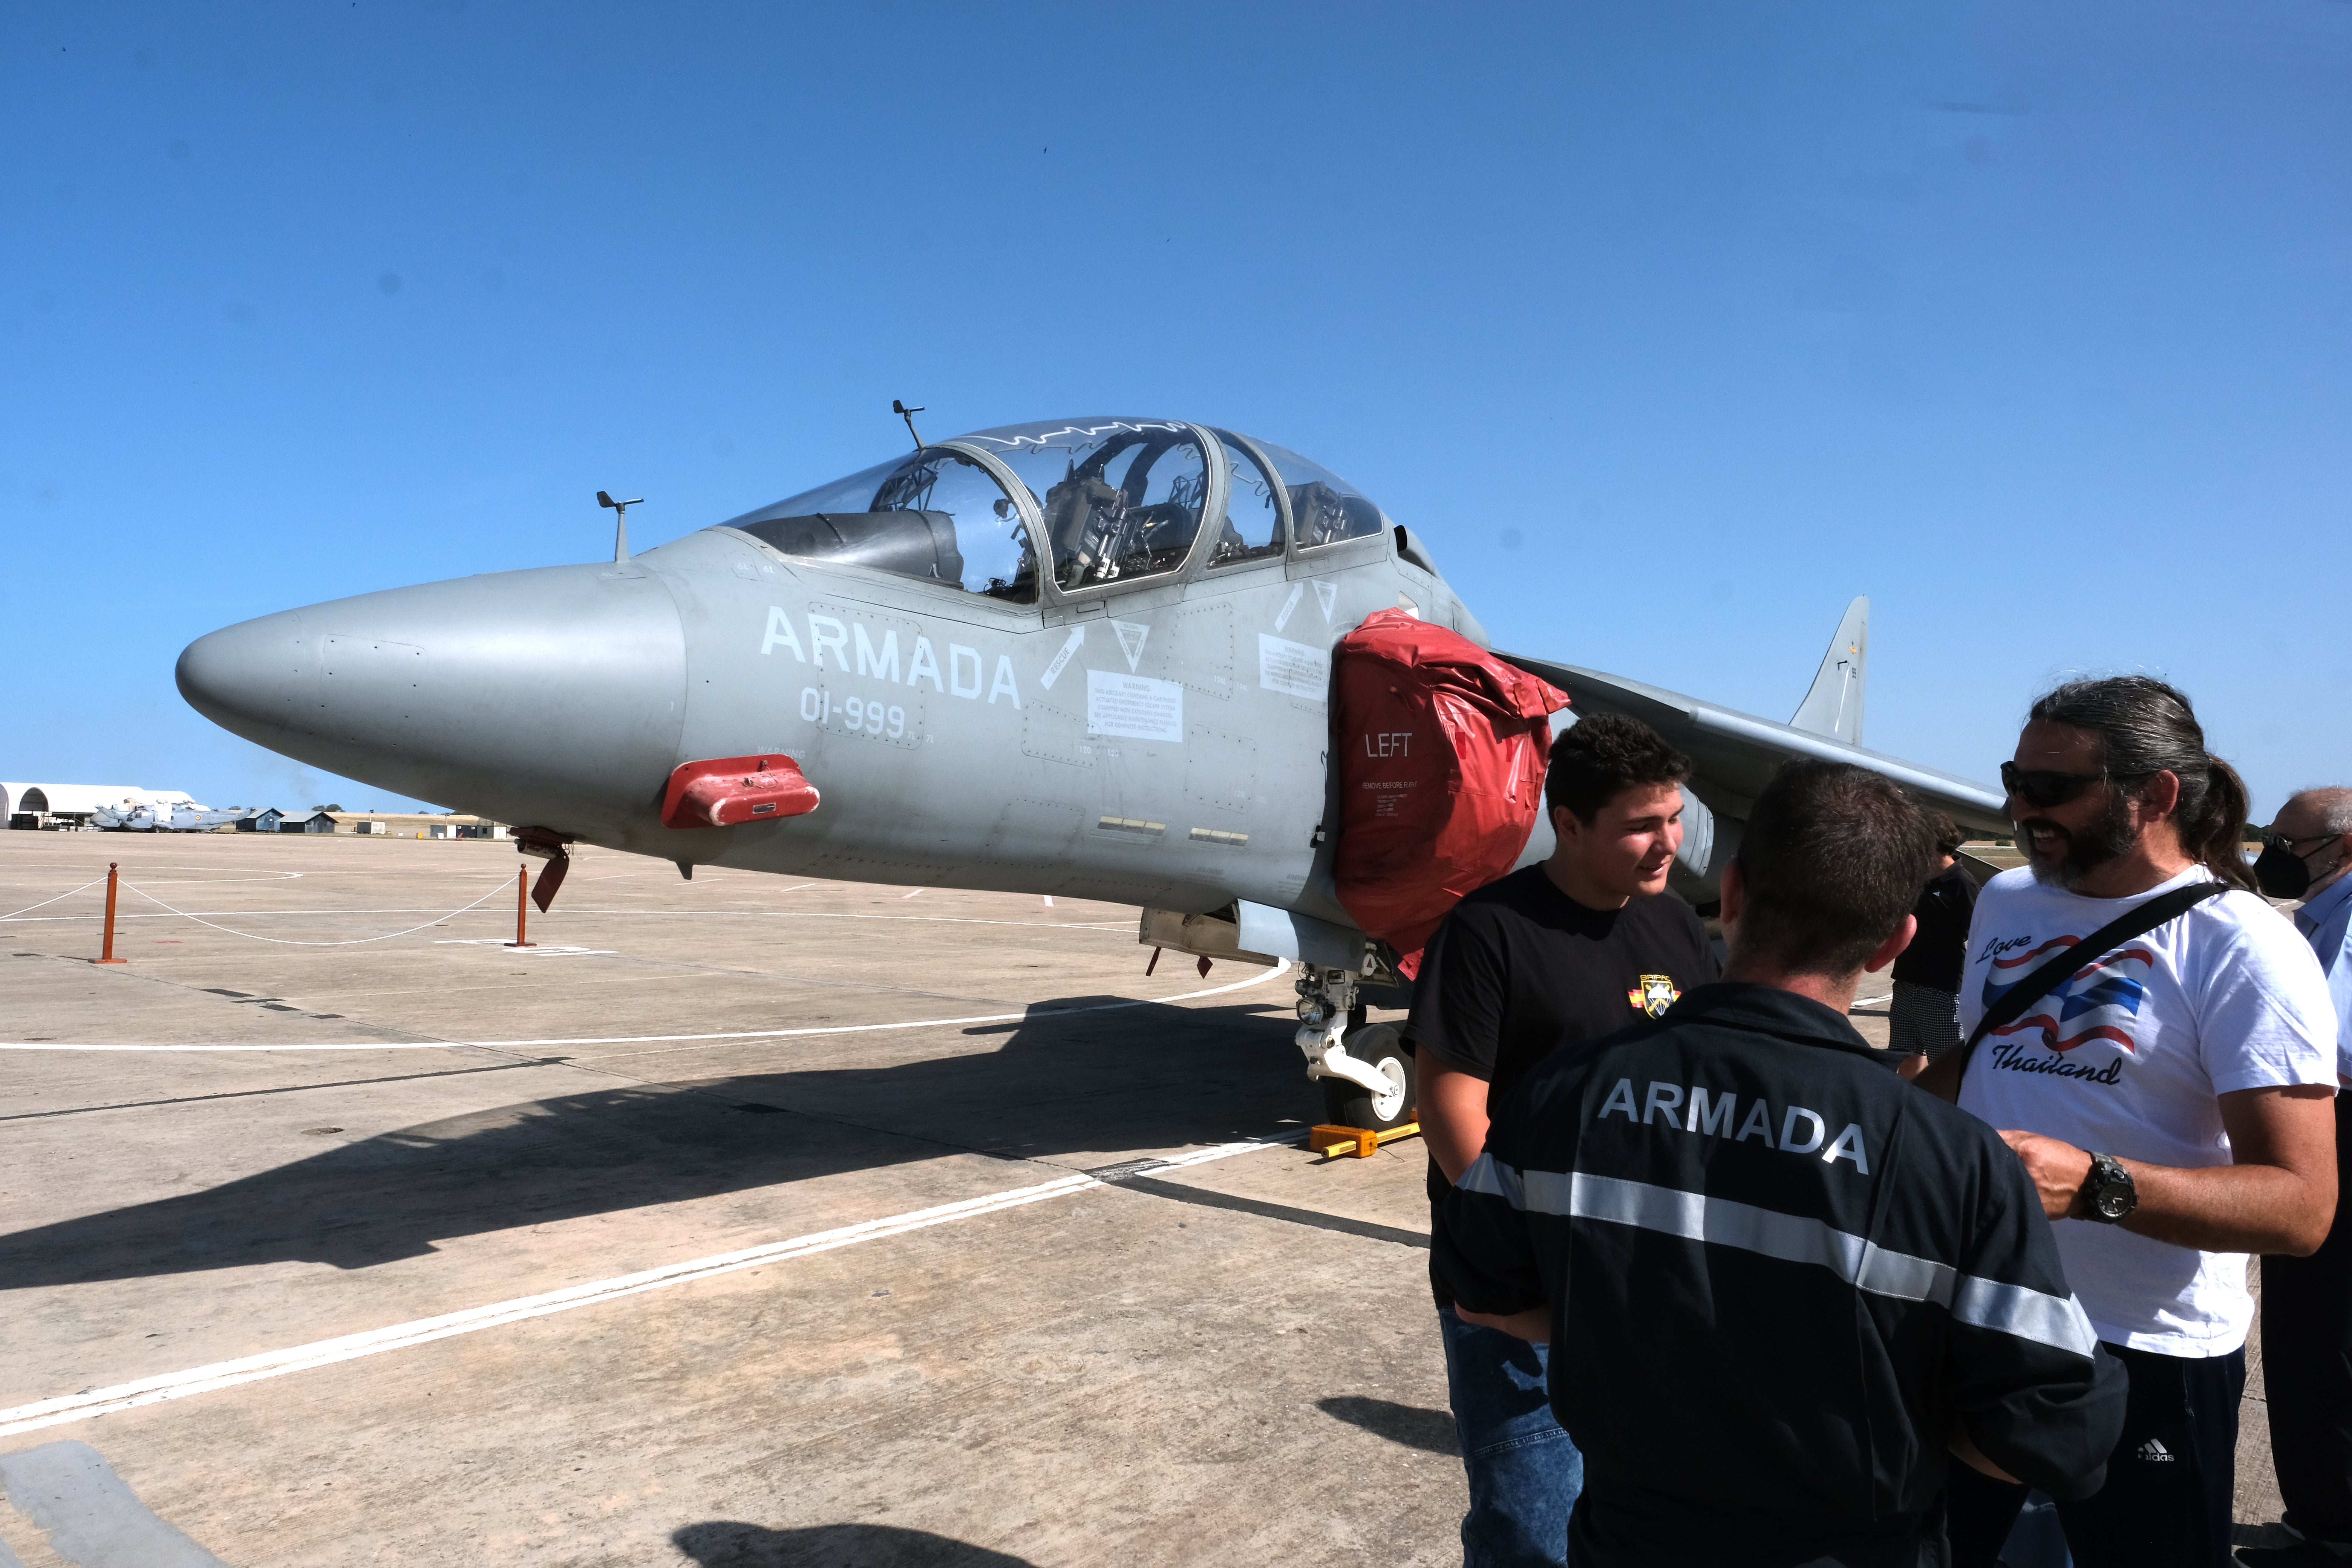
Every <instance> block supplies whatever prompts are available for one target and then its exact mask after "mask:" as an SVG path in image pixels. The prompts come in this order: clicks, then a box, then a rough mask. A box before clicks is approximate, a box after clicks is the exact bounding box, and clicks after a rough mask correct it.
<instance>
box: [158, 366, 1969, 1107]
mask: <svg viewBox="0 0 2352 1568" xmlns="http://www.w3.org/2000/svg"><path fill="white" fill-rule="evenodd" d="M912 412H913V411H908V413H909V415H910V416H911V413H912ZM908 427H909V429H910V431H911V429H912V427H913V426H912V420H911V417H910V418H909V421H908ZM599 499H600V500H604V497H603V496H602V494H601V492H600V496H599ZM605 504H607V505H609V506H615V510H617V503H613V502H611V501H609V500H606V502H605ZM1391 608H1402V609H1405V610H1408V611H1410V612H1411V613H1412V614H1413V615H1415V616H1419V617H1421V618H1422V619H1423V620H1427V621H1431V622H1435V623H1438V624H1440V625H1443V626H1449V627H1451V628H1453V629H1454V631H1456V632H1458V633H1460V634H1461V635H1462V636H1463V637H1466V638H1468V639H1469V640H1471V641H1472V642H1475V643H1476V644H1478V645H1480V646H1481V647H1487V646H1490V645H1489V644H1488V639H1487V637H1486V631H1485V630H1484V628H1483V627H1481V626H1479V624H1478V622H1477V620H1476V618H1475V616H1472V614H1471V613H1470V610H1469V608H1468V606H1466V605H1464V604H1463V603H1462V602H1461V600H1460V599H1459V598H1457V597H1456V596H1455V595H1454V591H1453V590H1452V589H1451V588H1450V587H1449V586H1448V585H1447V584H1446V582H1445V579H1444V575H1443V574H1440V573H1439V571H1438V569H1437V565H1436V563H1435V561H1434V560H1433V558H1432V555H1431V552H1430V550H1429V547H1428V544H1427V543H1426V542H1425V541H1424V540H1423V538H1422V537H1421V536H1420V535H1418V534H1416V533H1415V532H1414V531H1412V530H1411V529H1409V528H1405V527H1402V526H1400V525H1398V524H1397V523H1395V522H1393V521H1391V520H1390V518H1389V517H1388V515H1387V514H1386V513H1385V512H1383V511H1382V510H1381V508H1380V507H1379V506H1377V505H1376V504H1374V503H1373V501H1372V500H1370V498H1369V497H1367V496H1365V495H1364V494H1363V493H1362V492H1361V491H1360V490H1358V489H1356V488H1355V487H1354V486H1352V485H1350V484H1349V483H1348V482H1347V481H1345V480H1343V479H1340V478H1339V476H1337V475H1336V474H1333V473H1331V472H1330V471H1329V470H1328V469H1326V468H1320V467H1318V465H1316V464H1314V463H1312V462H1310V461H1308V460H1307V459H1306V458H1302V457H1299V456H1298V455H1297V453H1294V452H1290V451H1286V450H1285V449H1284V448H1282V447H1276V446H1273V445H1271V444H1269V443H1266V442H1264V441H1259V440H1255V439H1253V438H1251V437H1245V436H1241V435H1237V434H1235V433H1234V432H1232V431H1228V430H1222V429H1218V428H1216V427H1214V426H1206V425H1195V424H1190V423H1186V422H1184V421H1181V420H1172V419H1130V418H1088V419H1069V420H1055V421H1049V422H1046V423H1043V424H1036V425H1022V426H1008V427H1006V428H1003V429H996V430H983V431H980V432H978V433H976V434H973V435H970V436H964V437H958V438H956V439H954V440H950V441H942V442H939V443H937V444H935V445H919V446H918V447H916V449H915V450H913V451H912V452H910V453H908V454H905V455H902V456H900V457H896V458H889V459H887V460H886V461H884V462H881V463H878V464H877V465H876V466H874V467H873V468H866V469H864V470H862V471H860V472H858V473H856V474H852V475H850V476H849V477H848V478H846V479H838V480H835V482H833V483H831V484H827V485H823V486H820V487H819V488H817V489H813V490H809V491H807V492H805V493H803V494H801V495H796V496H793V497H792V498H791V499H790V500H782V501H779V502H777V503H776V504H774V505H773V506H768V507H762V508H761V509H760V510H756V511H750V512H746V513H744V514H743V515H742V516H740V517H737V518H733V519H730V520H729V521H725V522H722V523H719V524H716V525H714V526H712V527H709V528H706V529H704V530H702V531H699V532H696V533H690V534H688V535H687V536H685V537H684V538H682V539H678V540H677V541H675V542H671V543H668V544H665V545H662V546H660V547H659V548H657V549H654V550H649V551H646V552H644V553H642V554H637V555H634V556H633V555H631V554H630V553H629V552H628V549H627V542H626V535H625V532H624V533H621V534H619V536H618V538H617V540H616V544H615V549H614V559H613V561H612V562H611V563H609V564H592V565H579V566H550V567H541V568H537V569H534V570H530V571H521V572H504V573H495V574H488V575H483V576H476V577H467V578H461V579H458V580H457V581H453V582H446V583H432V584H424V585H422V586H418V587H410V588H396V589H392V590H388V591H386V592H383V593H376V594H367V595H360V596H358V597H356V598H349V599H339V600H335V601H332V602H331V603H328V604H323V605H311V606H310V607H309V608H307V609H300V610H288V611H284V612H282V613H280V614H278V615H273V616H263V617H261V618H260V619H258V620H252V621H247V622H245V623H244V624H242V625H239V626H230V627H228V628H226V630H223V631H217V632H214V633H213V634H211V635H210V636H208V637H202V638H199V639H198V640H197V641H196V642H194V643H193V644H191V645H190V646H189V647H188V649H187V650H186V652H184V654H182V655H181V657H180V662H179V671H178V674H179V686H180V690H181V692H182V693H183V694H184V696H185V697H186V698H187V700H188V701H189V702H190V703H192V704H193V705H194V707H195V708H196V709H197V710H199V711H200V712H202V713H204V714H205V716H206V717H208V718H210V719H211V720H213V721H215V722H216V723H218V724H220V725H222V726H224V727H225V728H226V729H229V730H231V731H235V732H236V733H237V734H240V735H243V736H245V737H247V739H249V740H252V741H255V742H258V743H260V744H261V745H264V746H267V747H268V748H269V749H271V750H272V751H276V752H282V753H284V754H285V755H287V756H289V757H293V758H296V759H299V761H301V762H303V763H309V764H310V765H311V766H314V767H317V768H320V769H323V770H326V771H328V772H331V773H341V774H343V775H345V776H347V777H351V778H355V779H362V780H365V781H367V782H369V783H371V784H379V785H382V786H383V787H384V788H386V789H390V790H397V791H400V792H402V793H404V794H405V795H412V796H415V797H417V798H420V799H425V800H431V801H435V802H438V803H440V804H441V805H446V806H450V807H454V808H455V809H457V810H459V811H463V812H471V813H478V814H479V815H481V816H488V817H493V818H496V819H498V820H500V821H504V822H509V823H515V824H520V825H524V826H522V827H521V828H520V830H519V831H518V834H517V837H518V838H519V839H520V840H521V841H522V847H523V848H524V850H525V851H526V852H527V853H536V854H539V855H541V856H543V857H545V858H548V859H549V860H550V862H551V863H550V865H549V867H548V868H547V869H546V870H545V871H544V872H542V873H541V879H540V881H539V885H538V888H537V892H538V895H539V896H540V898H541V902H542V907H543V906H544V903H545V901H546V900H548V899H551V898H552V896H553V892H554V887H555V884H556V883H557V882H558V881H559V880H560V879H561V877H562V868H563V865H564V854H565V846H566V845H568V844H571V843H591V844H598V845H603V846H606V847H611V848H614V849H621V850H627V851H630V852H632V853H635V854H641V855H651V856H658V857H660V858H664V859H667V860H673V861H675V862H677V866H678V868H679V870H680V871H681V872H683V873H684V874H686V875H688V876H689V877H690V876H692V875H693V869H694V868H695V867H696V866H698V865H711V866H728V867H737V868H747V869H754V870H761V871H772V872H778V873H781V874H783V875H786V876H792V877H811V876H822V877H830V878H842V879H851V880H857V881H868V882H887V883H899V884H908V883H911V884H918V885H924V886H931V887H953V888H976V889H1000V890H1005V891H1015V892H1033V893H1060V894H1067V895H1070V896H1073V897H1080V898H1088V899H1097V900H1108V901H1110V902H1115V903H1122V904H1133V905H1137V906H1139V907H1140V908H1141V909H1142V910H1143V911H1144V913H1143V917H1142V922H1141V929H1140V931H1139V936H1140V937H1141V940H1142V941H1143V942H1145V943H1146V944H1148V945H1150V946H1154V947H1159V948H1166V949H1174V950H1176V951H1178V952H1184V953H1187V954H1192V955H1197V956H1200V957H1202V958H1210V959H1214V958H1220V957H1241V958H1250V957H1256V958H1260V959H1264V960H1272V959H1288V960H1291V961H1294V962H1295V963H1297V964H1298V965H1299V973H1300V976H1301V978H1300V979H1299V981H1298V991H1299V1013H1300V1017H1301V1026H1300V1028H1299V1030H1298V1035H1297V1040H1298V1045H1299V1047H1300V1048H1301V1050H1302V1051H1303V1052H1304V1053H1305V1054H1306V1056H1307V1064H1308V1069H1307V1070H1308V1072H1309V1074H1310V1075H1311V1076H1313V1077H1315V1078H1318V1079H1322V1080H1324V1084H1325V1089H1326V1093H1327V1097H1328V1101H1329V1103H1328V1107H1327V1109H1328V1112H1329V1114H1330V1115H1331V1116H1332V1118H1333V1119H1334V1120H1337V1121H1344V1122H1347V1123H1349V1124H1350V1125H1355V1126H1375V1127H1377V1126H1384V1125H1388V1124H1392V1123H1393V1122H1395V1121H1399V1120H1401V1119H1402V1117H1403V1116H1404V1115H1406V1114H1407V1113H1409V1110H1410V1108H1411V1100H1412V1089H1411V1077H1410V1073H1411V1068H1410V1058H1409V1057H1408V1056H1407V1055H1405V1054H1404V1053H1402V1052H1401V1051H1399V1050H1398V1049H1397V1048H1396V1042H1395V1037H1394V1031H1393V1030H1391V1029H1388V1028H1386V1027H1385V1026H1371V1027H1370V1028H1363V1027H1361V1025H1362V1021H1363V1018H1364V1013H1363V1008H1364V1005H1365V998H1366V996H1367V995H1368V994H1373V990H1374V987H1376V986H1377V985H1378V984H1380V983H1381V982H1383V981H1392V980H1393V978H1394V977H1393V975H1392V974H1391V973H1389V971H1388V970H1387V967H1386V961H1387V959H1388V958H1389V957H1390V956H1391V955H1388V954H1385V953H1384V952H1383V951H1382V949H1381V945H1380V944H1379V943H1377V942H1373V941H1371V940H1370V938H1368V937H1367V936H1366V935H1365V934H1364V932H1363V931H1360V930H1359V929H1358V928H1357V927H1356V925H1355V923H1354V922H1353V921H1351V920H1350V919H1349V916H1348V913H1347V911H1346V910H1344V909H1342V908H1341V907H1340V904H1339V900H1338V899H1337V898H1336V897H1335V896H1334V893H1333V888H1332V870H1331V866H1332V856H1333V851H1334V847H1335V845H1334V833H1333V831H1332V828H1333V826H1335V825H1336V824H1337V823H1338V821H1339V816H1338V812H1337V772H1338V770H1337V769H1335V768H1334V767H1332V766H1331V752H1332V746H1331V741H1330V734H1331V715H1330V712H1329V709H1328V702H1329V698H1330V690H1331V665H1332V648H1333V645H1334V644H1336V643H1337V642H1338V641H1339V639H1340V638H1341V637H1344V636H1345V635H1346V634H1347V633H1348V632H1349V630H1351V629H1352V628H1353V627H1355V626H1357V625H1358V624H1359V623H1360V622H1361V621H1362V620H1363V619H1364V618H1365V616H1368V615H1370V614H1371V613H1373V612H1374V611H1378V610H1384V609H1391ZM1867 612H1868V605H1867V601H1865V600H1862V599H1856V600H1855V601H1854V602H1853V605H1852V606H1851V607H1849V608H1848V610H1847V611H1846V614H1845V616H1844V619H1843V622H1842V623H1841V624H1840V626H1839V627H1838V632H1837V637H1836V638H1835V639H1834V640H1833V641H1832V644H1831V646H1830V649H1829V652H1828V654H1827V656H1825V657H1824V658H1823V659H1822V666H1821V669H1820V672H1819V673H1818V674H1817V675H1816V676H1815V678H1814V680H1813V684H1812V687H1811V690H1810V691H1808V693H1807V694H1806V696H1805V698H1804V700H1803V702H1802V703H1801V705H1800V706H1799V708H1798V709H1797V710H1796V713H1795V716H1794V718H1793V719H1792V720H1791V721H1790V722H1789V723H1787V724H1780V723H1775V722H1773V721H1769V720H1766V719H1759V718H1755V717H1752V716H1750V715H1748V714H1745V713H1739V712H1735V711H1733V710H1728V709H1725V708H1719V707H1716V706H1714V705H1711V704H1709V703H1706V702H1703V701H1700V700H1696V699H1694V698H1689V697H1684V696H1680V695H1678V694H1676V693H1675V692H1671V691H1664V690H1661V689H1657V688H1655V687H1651V686H1645V685H1643V684H1641V683H1640V682H1638V681H1633V680H1628V679H1623V678H1622V677H1619V676H1613V675H1605V674H1602V673H1601V672H1600V671H1598V670H1592V669H1586V668H1580V667H1578V666H1574V665H1566V664H1557V663H1552V662H1549V661H1548V660H1544V659H1537V658H1521V657H1519V656H1517V655H1511V654H1507V655H1503V656H1502V657H1504V658H1508V659H1509V660H1510V661H1511V662H1512V663H1514V664H1517V665H1518V666H1520V667H1521V668H1525V669H1528V670H1530V671H1532V672H1533V673H1535V674H1537V675H1538V676H1541V677H1542V678H1543V679H1546V680H1548V681H1550V682H1551V683H1552V684H1553V685H1555V686H1557V687H1559V689H1562V690H1564V691H1566V692H1567V693H1568V694H1569V695H1570V698H1571V699H1572V700H1573V705H1572V706H1571V707H1570V709H1569V710H1566V711H1564V712H1562V713H1561V714H1559V715H1557V716H1556V717H1555V720H1554V723H1555V726H1556V727H1557V726H1563V725H1565V724H1566V723H1569V722H1572V721H1573V720H1574V716H1576V715H1579V714H1590V713H1595V712H1618V711H1622V712H1629V713H1633V714H1635V715H1638V716H1639V717H1641V718H1643V719H1644V720H1646V721H1649V722H1650V723H1651V724H1653V725H1654V726H1656V727H1657V728H1658V729H1659V730H1660V731H1663V732H1664V734H1665V735H1666V736H1667V737H1668V738H1669V739H1671V740H1672V741H1674V742H1675V743H1676V744H1677V745H1679V746H1681V747H1682V748H1683V749H1685V751H1687V752H1689V753H1690V755H1691V756H1692V758H1693V759H1694V762H1695V763H1696V770H1697V772H1696V777H1695V778H1694V779H1693V780H1692V782H1691V784H1690V786H1689V788H1688V790H1687V791H1686V792H1685V801H1686V804H1685V839H1684V844H1683V850H1682V855H1681V857H1680V862H1679V864H1678V865H1677V867H1676V868H1675V878H1674V886H1675V890H1676V891H1677V892H1679V893H1681V894H1682V895H1683V896H1684V897H1685V898H1687V899H1689V900H1691V901H1692V902H1694V903H1695V904H1697V905H1700V906H1701V907H1702V908H1704V907H1705V906H1706V903H1707V901H1708V900H1712V899H1713V897H1714V896H1715V889H1716V885H1717V878H1718V877H1719V875H1720V872H1721V868H1722V867H1723V866H1724V864H1725V863H1726V862H1727V860H1728V858H1729V857H1730V855H1731V853H1732V851H1733V850H1734V849H1735V848H1736V847H1738V835H1739V826H1740V823H1741V821H1742V819H1743V818H1745V817H1746V816H1747V815H1748V808H1749V805H1750V803H1751V802H1752V801H1753V799H1754V798H1755V796H1756V795H1757V793H1758V792H1759V790H1760V789H1761V788H1762V787H1763V785H1764V783H1765V781H1766V780H1767V779H1768V778H1769V776H1770V775H1771V773H1772V772H1773V770H1774V769H1775V768H1776V767H1778V766H1779V765H1780V763H1782V762H1784V761H1786V760H1787V759H1789V758H1791V757H1822V758H1832V759H1836V760H1840V761H1849V762H1854V763H1861V764H1862V765H1864V766H1865V767H1870V768H1874V769H1875V770H1877V771H1878V772H1880V773H1885V774H1887V775H1888V776H1890V777H1892V778H1895V779H1896V780H1899V781H1900V782H1901V783H1903V784H1906V785H1907V786H1909V787H1910V788H1911V789H1913V790H1914V791H1915V792H1916V793H1917V794H1918V795H1921V796H1922V797H1924V798H1925V799H1926V800H1927V801H1928V802H1930V803H1932V804H1933V805H1937V806H1939V807H1941V808H1942V809H1944V810H1945V811H1948V812H1949V813H1950V814H1951V815H1952V816H1954V817H1956V818H1958V820H1959V821H1961V822H1962V823H1964V824H1967V825H1969V826H1976V827H1981V828H1989V829H1992V828H1999V827H2000V826H2003V825H2004V821H2005V819H2004V818H2003V816H2001V796H2000V794H1999V792H1997V791H1995V790H1992V789H1990V788H1988V787H1986V786H1983V785H1981V784H1974V783H1971V782H1969V781H1968V780H1965V779H1961V778H1957V777H1954V776H1951V775H1949V774H1946V773H1937V772H1935V771H1933V770H1931V769H1927V768H1924V767H1921V766H1918V765H1917V764H1916V763H1906V762H1904V761H1901V760H1899V759H1897V758H1894V757H1888V756H1883V755H1880V754H1878V753H1876V752H1867V751H1864V750H1862V749H1861V740H1862V710H1863V689H1864V658H1865V655H1866V652H1867V647H1868V644H1867V637H1868V616H1867ZM1550 850H1551V833H1550V829H1549V826H1545V825H1541V824H1538V826H1537V827H1536V829H1535V831H1534V834H1533V837H1532V838H1531V839H1530V841H1529V842H1528V846H1527V847H1526V850H1525V852H1524V853H1523V855H1522V856H1521V859H1520V863H1521V864H1523V865H1524V864H1528V863H1529V862H1531V861H1533V860H1536V859H1538V858H1542V857H1544V856H1546V855H1549V853H1550Z"/></svg>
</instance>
